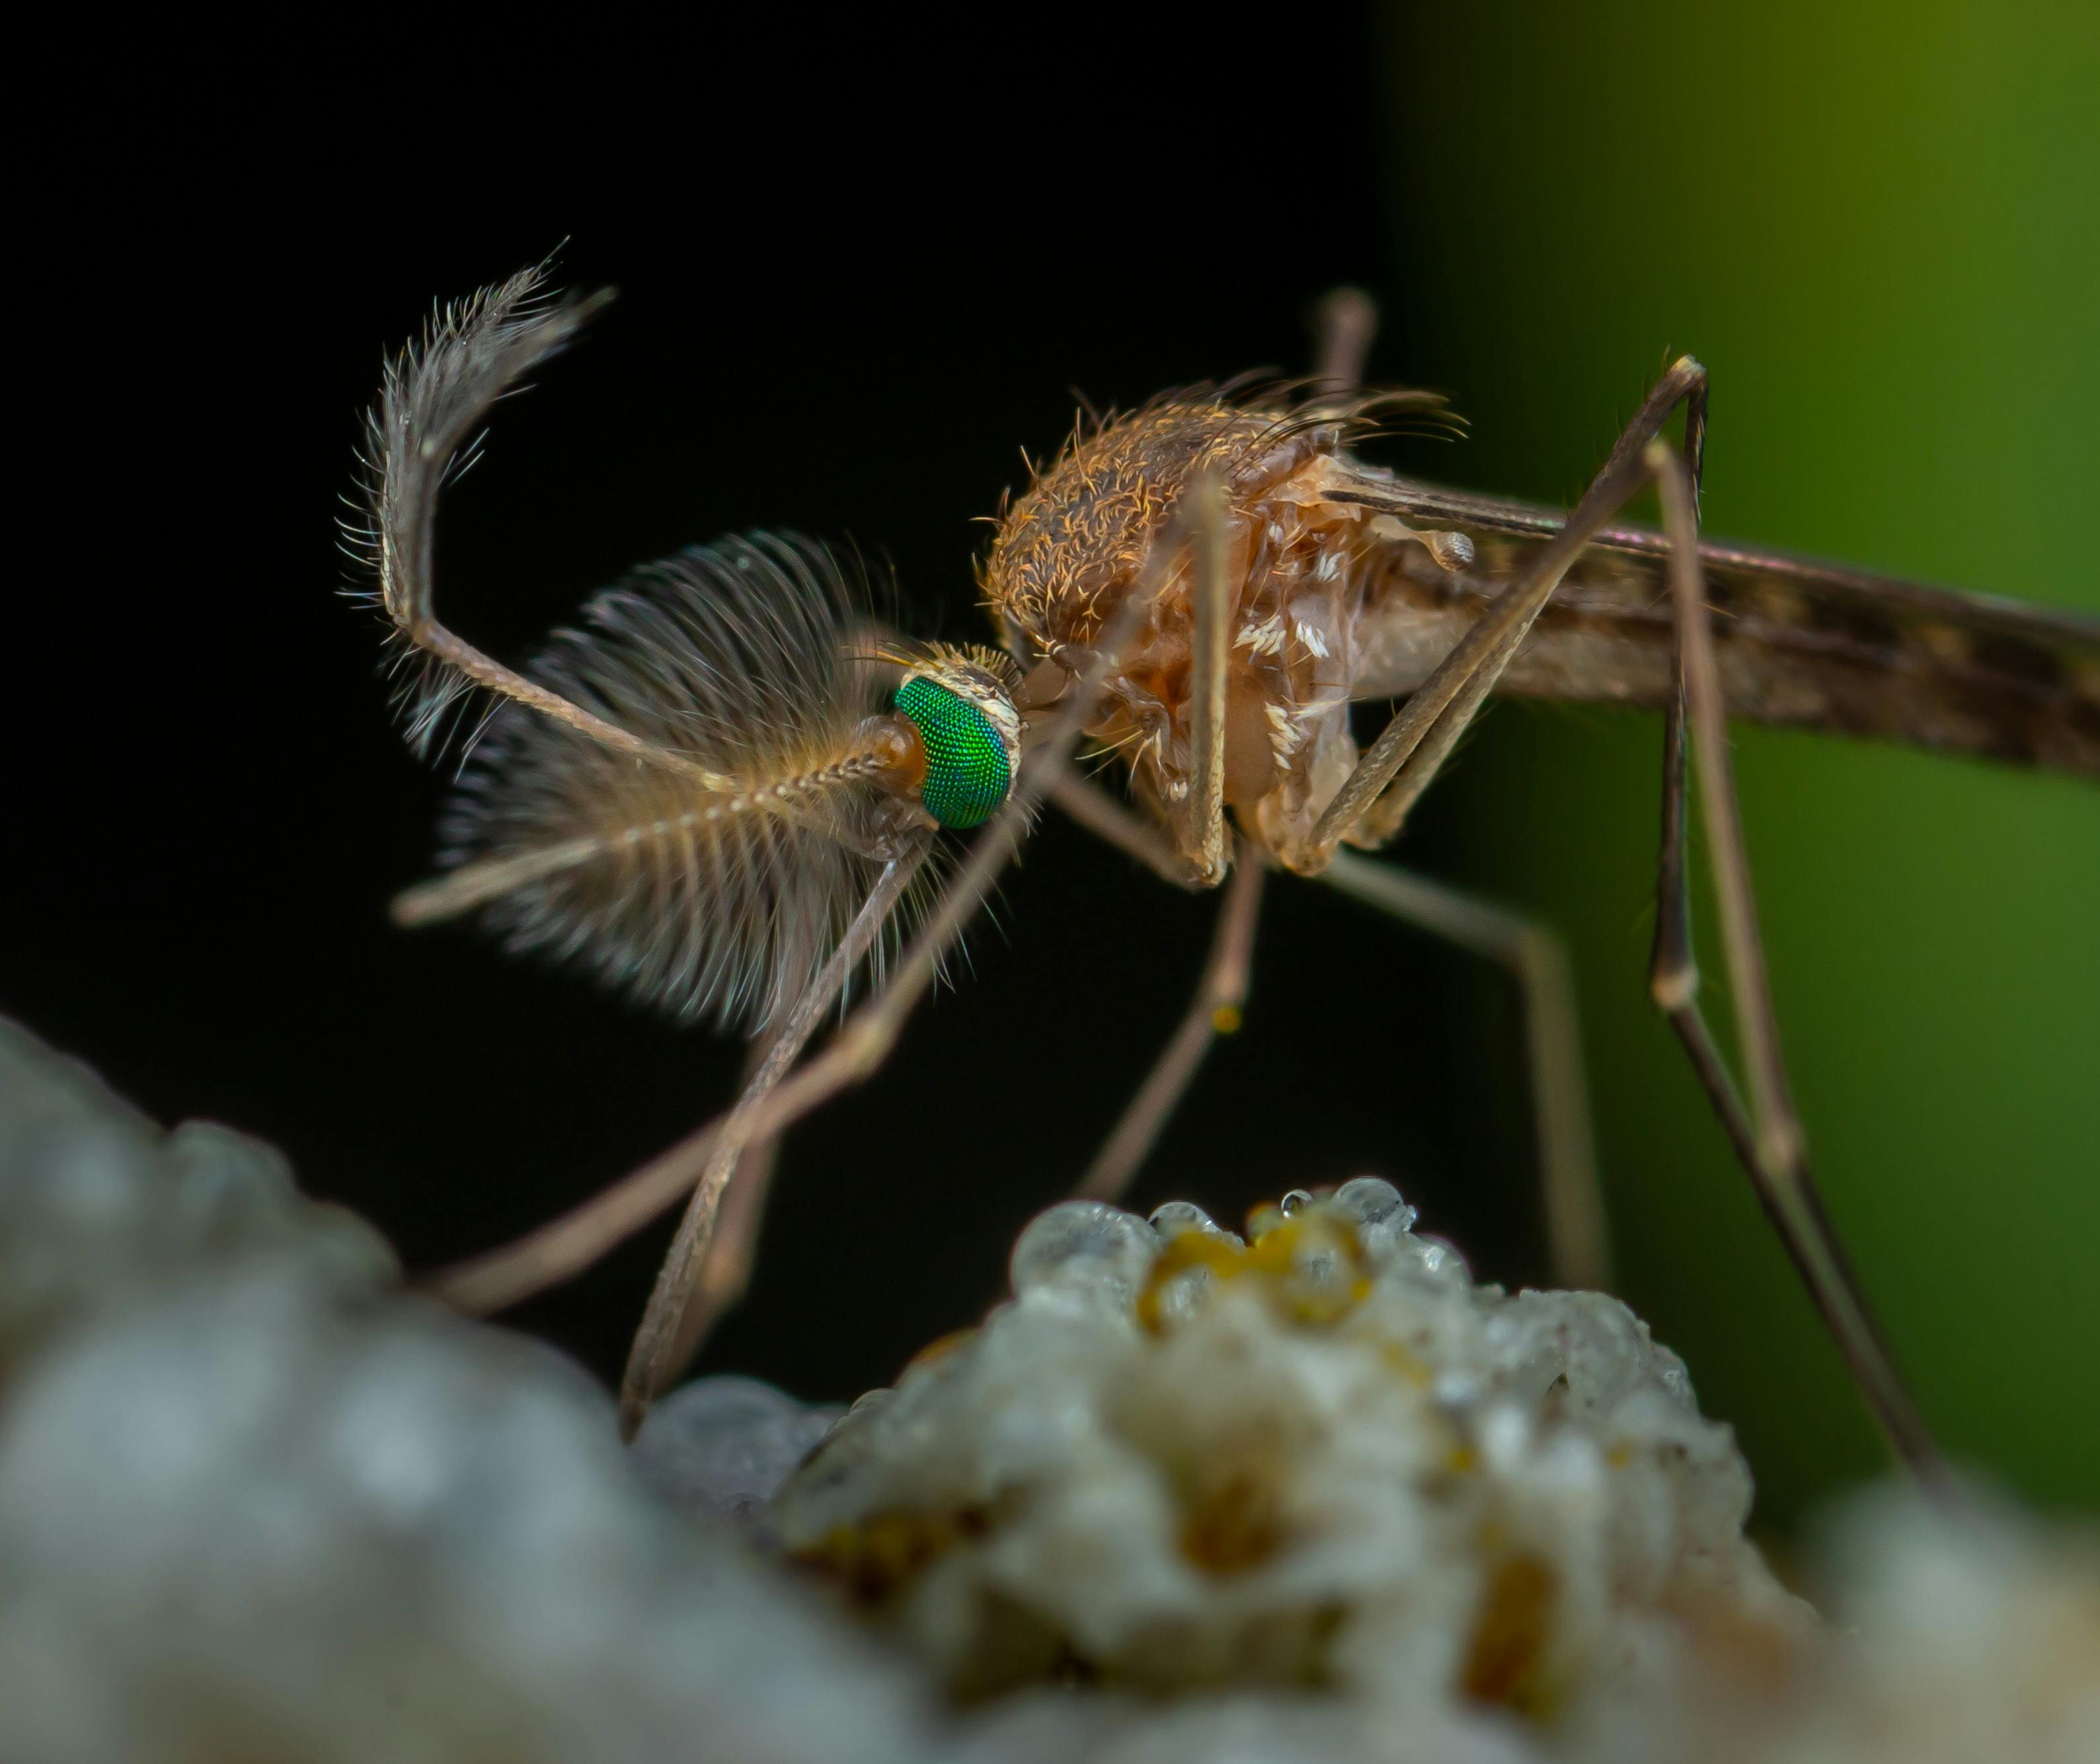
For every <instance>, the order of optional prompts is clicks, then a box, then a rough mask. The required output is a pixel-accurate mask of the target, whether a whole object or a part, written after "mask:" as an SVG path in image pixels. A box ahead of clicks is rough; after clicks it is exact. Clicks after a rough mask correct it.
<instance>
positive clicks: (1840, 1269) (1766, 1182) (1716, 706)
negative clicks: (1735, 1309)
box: [1643, 443, 1951, 1492]
mask: <svg viewBox="0 0 2100 1764" xmlns="http://www.w3.org/2000/svg"><path fill="white" fill-rule="evenodd" d="M1643 459H1644V461H1645V462H1646V464H1647V466H1648V470H1649V471H1652V472H1653V473H1654V474H1655V475H1656V480H1657V486H1658V488H1659V489H1660V490H1661V494H1662V507H1663V519H1664V524H1665V529H1666V530H1667V532H1668V533H1669V536H1670V596H1671V602H1672V608H1673V611H1674V617H1675V620H1676V629H1677V652H1678V666H1679V693H1680V702H1681V704H1682V706H1683V714H1679V713H1678V712H1677V711H1676V710H1673V711H1672V713H1671V714H1670V716H1669V717H1668V718H1667V719H1666V723H1665V743H1666V745H1665V750H1664V768H1663V790H1664V803H1663V822H1662V826H1663V850H1662V859H1661V866H1660V875H1659V878H1658V897H1657V923H1656V943H1655V952H1654V956H1653V958H1652V965H1651V967H1650V971H1649V982H1648V984H1649V988H1650V990H1651V992H1652V993H1653V995H1654V997H1655V1001H1656V1003H1657V1005H1658V1006H1660V1007H1661V1009H1662V1010H1663V1011H1664V1013H1665V1015H1667V1016H1668V1018H1669V1019H1670V1024H1671V1026H1672V1027H1673V1028H1675V1030H1676V1031H1677V1032H1678V1035H1679V1038H1680V1039H1681V1040H1682V1041H1683V1043H1684V1046H1685V1050H1686V1051H1687V1053H1688V1054H1690V1055H1691V1056H1692V1065H1693V1066H1694V1068H1696V1070H1697V1072H1698V1073H1699V1077H1700V1078H1701V1081H1702V1082H1703V1083H1704V1084H1705V1086H1706V1089H1707V1092H1708V1094H1710V1096H1711V1097H1712V1098H1713V1099H1714V1107H1715V1109H1716V1111H1717V1112H1718V1113H1719V1115H1720V1116H1721V1120H1722V1122H1723V1125H1724V1126H1725V1127H1726V1128H1727V1132H1728V1137H1729V1138H1730V1139H1731V1140H1732V1142H1733V1143H1734V1145H1735V1147H1736V1152H1737V1154H1738V1156H1740V1158H1741V1160H1742V1162H1743V1165H1744V1167H1745V1169H1747V1170H1748V1171H1749V1177H1750V1180H1751V1182H1752V1183H1754V1185H1755V1186H1756V1188H1757V1191H1758V1200H1759V1201H1760V1202H1762V1205H1763V1207H1764V1209H1765V1213H1766V1214H1767V1217H1768V1218H1770V1219H1771V1222H1772V1224H1773V1226H1774V1227H1775V1228H1776V1230H1777V1231H1778V1232H1779V1234H1780V1240H1781V1241H1783V1242H1784V1243H1785V1245H1786V1249H1787V1253H1788V1254H1789V1256H1791V1257H1792V1258H1793V1264H1794V1267H1796V1268H1797V1269H1798V1271H1799V1272H1800V1275H1801V1277H1802V1281H1803V1282H1804V1283H1805V1284H1807V1288H1808V1290H1809V1293H1810V1294H1811V1297H1813V1298H1814V1299H1815V1304H1816V1307H1817V1309H1818V1310H1820V1311H1821V1312H1822V1314H1823V1319H1824V1322H1825V1323H1826V1324H1828V1325H1829V1329H1830V1333H1832V1334H1833V1336H1834V1337H1836V1338H1837V1342H1838V1349H1839V1351H1841V1352H1842V1354H1843V1355H1844V1356H1845V1359H1846V1364H1847V1365H1849V1366H1850V1368H1851V1372H1852V1375H1853V1377H1855V1379H1856V1380H1857V1381H1858V1382H1859V1385H1860V1390H1862V1392H1863V1393H1864V1395H1865V1396H1866V1399H1867V1403H1868V1407H1869V1408H1871V1409H1872V1410H1873V1414H1874V1417H1875V1419H1876V1420H1877V1421H1878V1422H1879V1423H1880V1424H1881V1426H1882V1431H1883V1432H1884V1433H1885V1434H1886V1435H1887V1437H1888V1439H1889V1443H1890V1445H1891V1446H1893V1447H1894V1448H1895V1450H1896V1452H1898V1453H1899V1455H1900V1456H1901V1457H1902V1458H1903V1459H1904V1461H1905V1462H1906V1463H1907V1464H1908V1465H1909V1466H1910V1467H1911V1469H1912V1470H1913V1471H1915V1472H1916V1473H1917V1475H1918V1476H1919V1478H1920V1479H1921V1480H1922V1481H1924V1482H1926V1483H1927V1484H1928V1485H1929V1486H1931V1487H1933V1488H1935V1489H1936V1490H1939V1491H1940V1492H1949V1491H1950V1490H1951V1483H1949V1481H1948V1473H1947V1470H1946V1466H1945V1464H1944V1462H1943V1461H1942V1459H1941V1457H1940V1455H1939V1448H1938V1447H1937V1446H1936V1445H1935V1443H1934V1441H1933V1438H1932V1435H1931V1434H1930V1431H1929V1430H1927V1429H1926V1425H1925V1422H1924V1421H1923V1419H1922V1418H1921V1417H1920V1416H1919V1414H1918V1412H1917V1405H1916V1404H1914V1403H1913V1401H1912V1399H1911V1395H1910V1392H1909V1390H1908V1387H1907V1386H1905V1385H1904V1381H1903V1378H1902V1377H1901V1376H1900V1374H1899V1373H1898V1372H1897V1370H1896V1368H1895V1361H1894V1359H1893V1358H1892V1357H1891V1356H1890V1353H1889V1350H1888V1346H1887V1344H1886V1342H1885V1341H1884V1339H1883V1338H1882V1333H1881V1330H1880V1329H1879V1327H1878V1326H1877V1324H1876V1323H1875V1321H1874V1317H1873V1312H1872V1311H1869V1310H1868V1306H1867V1302H1866V1298H1865V1297H1864V1294H1863V1293H1861V1291H1860V1285H1859V1282H1858V1281H1857V1280H1856V1279H1855V1278H1854V1276H1853V1274H1852V1271H1851V1267H1850V1265H1849V1264H1848V1262H1846V1257H1845V1253H1844V1251H1843V1249H1842V1247H1841V1246H1840V1245H1839V1244H1838V1237H1837V1234H1836V1232H1835V1231H1833V1229H1832V1227H1831V1224H1830V1221H1829V1217H1828V1215H1826V1214H1825V1213H1824V1210H1823V1203H1822V1200H1820V1197H1819V1196H1818V1195H1817V1194H1816V1191H1815V1183H1813V1182H1812V1181H1811V1179H1810V1178H1809V1174H1808V1162H1807V1155H1806V1152H1805V1149H1804V1147H1803V1143H1802V1130H1801V1121H1800V1118H1799V1116H1797V1115H1796V1114H1795V1113H1794V1108H1793V1097H1792V1095H1791V1094H1790V1091H1789V1086H1788V1084H1787V1077H1786V1066H1785V1061H1784V1060H1783V1059H1781V1057H1780V1046H1779V1029H1778V1023H1777V1021H1776V1018H1775V1016H1774V1014H1773V1010H1772V1001H1771V983H1770V980H1769V979H1768V977H1767V974H1766V971H1765V961H1764V948H1763V944H1762V939H1760V937H1759V935H1758V915H1757V903H1756V900H1755V897H1754V895H1753V894H1752V892H1751V889H1750V873H1749V858H1748V855H1747V854H1746V852H1745V848H1744V844H1743V832H1742V821H1741V818H1740V815H1739V813H1738V811H1737V808H1736V789H1735V780H1734V777H1733V774H1732V768H1731V767H1730V765H1729V761H1728V739H1727V710H1726V706H1725V705H1724V703H1723V698H1722V693H1721V676H1720V670H1719V668H1718V665H1717V664H1716V662H1715V661H1714V637H1713V630H1712V626H1711V623H1710V615H1709V613H1708V612H1707V608H1706V599H1705V586H1704V583H1703V581H1702V579H1701V573H1700V568H1699V543H1698V537H1699V536H1698V525H1697V515H1696V505H1695V503H1694V501H1693V497H1692V484H1691V481H1690V476H1689V474H1688V473H1687V470H1686V468H1685V466H1684V465H1683V462H1680V461H1679V459H1678V458H1676V457H1675V456H1674V455H1673V454H1672V453H1670V450H1669V449H1667V448H1666V447H1665V446H1663V445H1662V444H1660V443H1656V444H1652V445H1651V446H1650V447H1649V448H1648V449H1646V451H1645V452H1644V453H1643ZM1687 720H1688V721H1689V723H1690V725H1691V729H1692V734H1693V736H1694V737H1695V741H1696V756H1697V760H1698V767H1699V794H1700V802H1701V807H1703V808H1704V810H1705V816H1706V833H1707V839H1708V842H1709V844H1710V847H1711V852H1712V869H1713V873H1714V892H1715V895H1716V897H1717V900H1718V905H1719V908H1720V921H1721V938H1722V944H1723V949H1724V952H1725V953H1726V956H1727V966H1728V979H1729V984H1730V988H1731V989H1732V993H1733V994H1734V1001H1735V1009H1736V1032H1737V1035H1738V1037H1739V1039H1740V1042H1741V1045H1742V1050H1743V1063H1744V1066H1745V1071H1746V1072H1747V1075H1748V1078H1749V1106H1748V1107H1747V1108H1745V1106H1744V1103H1743V1101H1742V1099H1740V1097H1739V1096H1738V1094H1736V1087H1735V1085H1734V1084H1733V1082H1732V1081H1731V1080H1730V1078H1729V1077H1728V1074H1727V1068H1726V1067H1725V1066H1723V1063H1722V1062H1721V1059H1720V1057H1719V1054H1718V1050H1717V1049H1716V1048H1715V1046H1714V1039H1713V1037H1712V1035H1711V1033H1710V1032H1709V1030H1708V1028H1707V1027H1706V1023H1705V1019H1703V1018H1702V1017H1701V1014H1700V1010H1699V1006H1698V993H1699V970H1698V968H1697V966H1696V964H1695V962H1694V961H1693V958H1692V939H1691V931H1690V921H1689V917H1688V914H1687V910H1686V900H1685V871H1684V831H1685V825H1684V824H1685V806H1686V805H1685V772H1684V733H1685V724H1686V722H1687Z"/></svg>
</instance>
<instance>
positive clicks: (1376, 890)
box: [1321, 851, 1612, 1291]
mask: <svg viewBox="0 0 2100 1764" xmlns="http://www.w3.org/2000/svg"><path fill="white" fill-rule="evenodd" d="M1321 880H1322V881H1323V882H1331V883H1332V884H1333V885H1334V886H1335V887H1337V888H1339V889H1340V890H1341V891H1342V892H1343V894H1346V895H1352V896H1353V897H1354V898H1355V899H1357V900H1361V901H1362V902H1364V903H1365V904H1366V905H1368V906H1374V907H1376V908H1377V909H1379V911H1380V912H1382V913H1391V914H1392V916H1393V917H1395V918H1397V919H1399V920H1401V921H1402V922H1404V923H1406V924H1409V925H1413V926H1417V927H1418V928H1419V929H1421V930H1423V931H1428V932H1430V933H1431V934H1432V935H1435V936H1438V937H1441V938H1443V939H1445V940H1446V941H1447V942H1449V943H1453V944H1457V945H1458V947H1459V948H1462V949H1470V950H1471V951H1472V952H1473V953H1475V954H1476V955H1480V956H1485V957H1486V958H1487V959H1488V960H1489V961H1490V962H1500V963H1502V966H1505V967H1507V969H1508V970H1510V971H1511V973H1512V974H1514V975H1515V976H1516V980H1517V984H1518V985H1519V986H1520V987H1521V988H1523V991H1524V1050H1525V1057H1526V1062H1527V1063H1528V1064H1529V1068H1530V1072H1531V1094H1532V1107H1533V1112H1534V1119H1535V1121H1536V1131H1537V1135H1538V1163H1539V1177H1540V1183H1541V1185H1542V1187H1543V1189H1544V1191H1545V1196H1546V1243H1547V1249H1548V1251H1549V1253H1551V1257H1552V1261H1553V1275H1554V1278H1555V1280H1559V1281H1560V1283H1561V1284H1563V1285H1564V1286H1569V1287H1584V1288H1588V1289H1591V1290H1595V1291H1608V1290H1609V1289H1610V1286H1611V1280H1612V1261H1611V1236H1610V1231H1609V1229H1608V1226H1607V1223H1606V1221H1605V1217H1604V1192H1603V1190H1602V1189H1601V1187H1599V1183H1598V1180H1597V1159H1596V1152H1595V1141H1594V1139H1593V1138H1592V1137H1591V1134H1590V1093H1589V1087H1588V1085H1586V1083H1585V1081H1584V1079H1583V1076H1582V1025H1581V1022H1580V1019H1578V1018H1577V1015H1576V1010H1575V978H1574V975H1573V970H1571V969H1570V968H1569V966H1568V951H1567V948H1566V946H1565V945H1564V944H1563V943H1562V942H1561V940H1560V936H1559V935H1558V934H1557V933H1555V931H1551V929H1549V928H1548V927H1547V926H1543V925H1541V924H1539V923H1538V922H1537V921H1535V920H1533V919H1529V918H1526V917H1524V916H1523V915H1522V914H1521V913H1514V912H1512V911H1511V910H1510V909H1508V908H1507V907H1504V906H1500V905H1498V904H1495V903H1494V902H1492V901H1489V900H1481V899H1480V897H1479V896H1478V895H1471V894H1467V893H1464V892H1462V891H1460V890H1458V889H1456V888H1450V887H1446V886H1445V885H1444V884H1443V883H1441V882H1432V881H1430V880H1429V879H1428V878H1427V877H1423V876H1418V875H1415V874H1414V873H1413V872H1411V871H1409V870H1404V869H1398V868H1396V866H1394V865H1392V864H1377V863H1373V862H1372V861H1371V860H1370V859H1368V858H1361V857H1357V856H1355V855H1352V854H1351V853H1349V852H1347V851H1338V852H1336V853H1335V857H1334V860H1333V861H1332V862H1331V863H1330V864H1329V865H1328V867H1327V869H1326V870H1325V871H1324V872H1323V873H1321Z"/></svg>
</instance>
